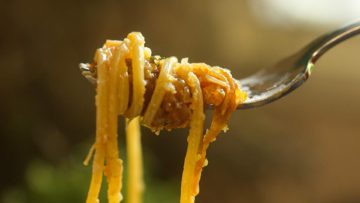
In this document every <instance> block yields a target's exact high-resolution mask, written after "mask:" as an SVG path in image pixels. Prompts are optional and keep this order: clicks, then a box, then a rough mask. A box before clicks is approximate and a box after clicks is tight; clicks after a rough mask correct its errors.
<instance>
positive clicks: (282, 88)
mask: <svg viewBox="0 0 360 203" xmlns="http://www.w3.org/2000/svg"><path fill="white" fill-rule="evenodd" d="M358 34H360V21H357V22H355V23H352V24H349V25H346V26H344V27H341V28H338V29H336V30H334V31H332V32H328V33H326V34H324V35H322V36H320V37H318V38H317V39H315V40H313V41H312V42H310V43H309V44H308V45H307V46H305V47H304V48H303V49H301V50H299V51H298V52H296V53H295V54H292V55H290V56H289V57H286V58H284V59H282V60H280V61H279V62H277V63H276V64H275V65H273V66H270V67H269V68H264V69H261V70H260V71H258V72H256V73H255V74H253V75H250V76H248V77H246V78H243V79H240V80H237V82H238V83H239V86H240V87H241V90H243V91H245V92H246V93H247V95H248V98H247V99H246V100H245V102H244V103H242V104H241V105H239V106H238V107H237V109H249V108H255V107H260V106H263V105H265V104H269V103H271V102H273V101H275V100H278V99H280V98H282V97H284V96H285V95H287V94H289V93H290V92H292V91H293V90H295V89H296V88H298V87H299V86H301V85H302V84H303V83H304V82H305V81H306V80H307V79H308V78H309V77H310V75H311V73H312V71H313V69H314V66H315V63H316V62H317V61H318V59H319V58H320V57H321V56H322V55H323V54H324V53H325V52H327V51H328V50H329V49H331V48H332V47H334V46H335V45H337V44H339V43H341V42H343V41H344V40H346V39H349V38H351V37H354V36H356V35H358ZM79 67H80V70H81V73H82V74H83V76H84V77H85V78H86V79H88V80H89V81H90V82H91V83H96V68H95V67H93V66H91V65H89V64H83V63H81V64H80V65H79Z"/></svg>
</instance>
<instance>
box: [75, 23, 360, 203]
mask: <svg viewBox="0 0 360 203" xmlns="http://www.w3.org/2000/svg"><path fill="white" fill-rule="evenodd" d="M359 33H360V22H357V23H353V24H351V25H348V26H345V27H343V28H340V29H338V30H335V31H333V32H330V33H328V34H325V35H323V36H321V37H319V38H318V39H316V40H314V41H313V42H311V43H310V44H309V45H307V46H306V47H305V48H303V49H301V50H300V51H298V52H297V53H296V54H293V55H291V56H290V57H287V58H285V59H283V60H281V61H280V62H279V63H277V64H276V65H274V66H272V67H270V68H266V69H263V70H260V71H259V72H257V73H256V74H254V75H252V76H249V77H247V78H244V79H240V80H237V79H235V78H233V77H232V75H231V72H230V71H229V70H228V69H225V68H221V67H218V66H209V65H207V64H205V63H189V61H188V59H187V58H185V59H181V60H178V59H177V58H176V57H169V58H163V57H160V56H156V55H155V56H153V55H152V53H151V50H150V49H149V48H147V47H145V39H144V37H143V36H142V34H141V33H139V32H132V33H130V34H129V35H128V36H127V37H126V38H124V39H123V40H106V42H105V44H104V45H103V47H101V48H99V49H97V50H96V52H95V57H94V61H93V62H92V63H81V64H80V70H81V72H82V74H83V75H84V76H85V77H86V79H88V80H89V81H90V82H92V83H94V84H95V85H96V139H95V143H94V145H93V147H92V148H91V150H90V152H89V156H88V157H87V158H86V160H85V161H84V164H85V165H87V164H88V162H89V160H90V158H91V157H92V156H93V157H94V158H93V171H92V178H91V183H90V188H89V192H88V195H87V200H86V202H87V203H98V202H99V199H98V197H99V193H100V189H101V183H102V179H103V176H106V178H107V183H108V195H107V196H108V200H109V202H110V203H119V202H121V200H122V199H123V197H122V194H121V190H122V173H123V164H122V160H121V159H120V158H119V157H120V155H119V150H118V148H119V145H118V139H117V137H118V117H119V116H123V117H125V118H126V140H127V142H126V148H127V156H128V158H127V161H128V164H127V165H128V167H129V168H128V171H129V173H128V178H127V180H128V189H127V192H128V194H127V202H129V203H140V202H141V199H142V192H143V188H144V187H143V179H142V161H141V160H142V155H141V140H140V128H139V126H140V124H142V125H144V126H146V127H148V128H150V129H151V130H152V131H154V132H155V133H157V134H158V133H159V132H160V131H161V130H172V129H175V128H187V127H189V133H188V137H187V142H188V147H187V151H186V155H185V160H184V169H183V174H182V180H181V191H180V203H194V202H195V197H196V196H197V195H198V193H199V183H200V177H201V173H202V170H203V168H204V167H205V166H206V165H207V164H208V161H207V158H206V154H207V149H208V147H209V145H210V143H212V142H214V141H215V140H216V139H217V136H218V135H219V134H220V133H221V132H222V131H226V130H227V122H228V120H229V119H230V116H231V114H232V112H234V111H235V110H236V109H247V108H254V107H259V106H262V105H264V104H268V103H270V102H272V101H275V100H277V99H279V98H281V97H283V96H285V95H287V94H288V93H290V92H291V91H293V90H294V89H296V88H297V87H299V86H300V85H301V84H303V83H304V82H305V81H306V80H307V79H308V77H309V76H310V75H311V71H312V69H313V67H314V64H315V62H316V61H317V60H318V59H319V58H320V57H321V56H322V55H323V54H324V53H325V52H326V51H327V50H329V49H330V48H331V47H334V46H335V45H337V44H339V43H340V42H342V41H344V40H346V39H348V38H351V37H353V36H355V35H358V34H359ZM206 107H211V109H212V110H213V114H212V119H211V123H210V126H209V127H208V129H207V130H204V129H205V113H204V109H205V108H206Z"/></svg>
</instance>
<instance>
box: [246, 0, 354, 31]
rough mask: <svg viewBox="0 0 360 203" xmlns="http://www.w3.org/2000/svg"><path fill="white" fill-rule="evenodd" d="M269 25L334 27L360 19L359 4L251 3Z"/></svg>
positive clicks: (350, 0)
mask: <svg viewBox="0 0 360 203" xmlns="http://www.w3.org/2000/svg"><path fill="white" fill-rule="evenodd" d="M249 3H250V4H251V8H252V9H253V11H254V13H256V14H257V16H258V17H259V18H261V19H262V20H264V21H265V22H266V23H270V24H271V23H272V24H276V25H283V26H289V25H293V24H295V25H296V24H301V25H304V24H305V25H306V24H307V25H312V26H333V25H339V24H343V23H348V22H349V21H354V20H359V19H360V1H358V0H342V1H338V0H316V1H314V0H286V1H284V0H249Z"/></svg>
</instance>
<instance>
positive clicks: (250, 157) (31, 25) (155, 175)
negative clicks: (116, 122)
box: [0, 0, 360, 203]
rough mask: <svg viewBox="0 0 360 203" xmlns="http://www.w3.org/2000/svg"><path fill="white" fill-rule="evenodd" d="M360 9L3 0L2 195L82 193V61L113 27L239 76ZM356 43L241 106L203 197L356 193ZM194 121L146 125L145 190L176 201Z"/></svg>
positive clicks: (65, 196)
mask: <svg viewBox="0 0 360 203" xmlns="http://www.w3.org/2000/svg"><path fill="white" fill-rule="evenodd" d="M359 9H360V5H359V1H356V0H346V1H345V0H344V1H335V0H333V1H332V0H321V1H320V0H319V1H311V0H307V1H300V0H291V1H281V0H248V1H246V0H223V1H216V0H198V1H191V0H183V1H168V0H153V1H140V0H132V1H121V0H119V1H115V0H108V1H89V0H87V1H85V0H81V1H46V0H33V1H25V0H13V1H5V0H2V1H1V7H0V26H1V32H0V68H1V73H0V154H1V155H0V157H1V161H0V163H1V165H0V202H1V203H35V202H36V203H49V202H51V203H53V202H54V203H58V202H59V203H60V202H84V200H85V196H86V191H87V188H88V185H89V181H90V174H91V167H84V166H83V165H82V161H83V159H84V157H85V156H86V154H87V150H88V149H89V148H90V146H91V144H92V143H93V141H94V131H95V111H94V110H95V106H94V94H95V92H94V87H93V86H92V85H91V84H89V82H87V81H86V80H85V79H84V78H83V77H82V76H81V74H80V72H79V70H78V63H79V62H88V61H91V60H92V57H93V54H94V51H95V49H96V48H97V47H100V46H101V45H102V43H103V42H104V41H105V39H122V38H124V37H125V36H126V35H127V33H129V32H131V31H141V32H142V33H143V34H144V36H145V39H146V40H147V44H146V45H147V46H148V47H150V48H151V49H152V51H153V53H154V54H159V55H162V56H178V57H179V58H181V57H189V58H190V61H192V62H207V63H208V64H212V65H220V66H222V67H228V68H230V69H231V70H232V73H233V75H234V76H236V77H237V78H241V77H244V76H247V75H249V74H251V73H253V72H255V71H256V70H258V69H260V68H262V67H266V66H269V65H271V64H272V63H274V62H275V61H277V60H278V59H280V58H282V57H284V56H286V55H288V54H290V53H292V52H294V51H296V50H297V49H299V48H301V47H302V46H303V45H305V44H306V43H307V42H309V41H311V40H312V39H313V38H315V37H317V36H318V35H320V34H322V33H324V32H326V31H329V30H331V29H334V28H336V27H338V26H339V25H341V24H342V23H344V22H347V21H348V20H351V19H353V18H356V17H359V16H360V11H359ZM359 45H360V38H359V37H357V38H355V39H352V40H350V41H347V42H345V43H343V44H342V45H340V46H338V47H336V48H335V49H333V50H332V51H330V52H329V53H328V54H327V55H325V56H324V57H323V58H322V59H321V60H320V62H319V63H318V65H317V67H316V69H315V71H314V74H313V76H312V77H311V78H310V80H309V81H308V82H306V84H305V85H304V86H302V87H301V88H300V89H298V90H296V91H295V92H294V93H292V94H290V95H289V96H287V97H285V98H283V99H281V100H279V101H277V102H275V103H273V104H271V105H268V106H264V107H261V108H258V109H252V110H244V111H237V112H235V113H234V115H233V116H232V119H231V122H230V125H229V126H230V131H229V132H228V133H226V134H224V135H221V136H220V137H219V139H218V140H217V142H215V143H214V144H213V145H211V147H210V149H209V155H208V158H209V162H210V164H209V166H208V167H206V169H205V171H204V174H203V176H202V177H203V179H202V181H201V192H200V195H199V196H198V198H197V202H199V203H205V202H206V203H215V202H224V203H238V202H241V203H272V202H274V203H355V202H360V173H359V171H360V158H359V155H360V148H359V147H358V145H359V144H360V136H359V135H360V107H359V104H360V91H359V87H360V80H359V79H360V67H359V62H360V61H359V53H360V52H359V51H360V47H359ZM121 123H123V122H121ZM122 127H123V124H122ZM186 132H187V130H175V131H173V132H172V133H165V132H164V133H161V135H160V136H154V135H153V134H152V133H150V131H149V130H147V129H143V133H144V135H143V146H144V157H145V165H146V172H145V173H146V174H145V175H146V188H147V190H146V193H145V202H149V203H150V202H158V203H162V202H165V203H167V202H178V197H179V188H180V178H181V170H182V163H183V159H184V154H185V149H186V141H185V140H186ZM119 137H120V138H119V139H120V142H121V143H124V134H123V128H121V130H120V135H119ZM122 149H123V147H122ZM124 153H125V152H124V151H123V153H122V156H123V157H124ZM102 202H106V201H102Z"/></svg>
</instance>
